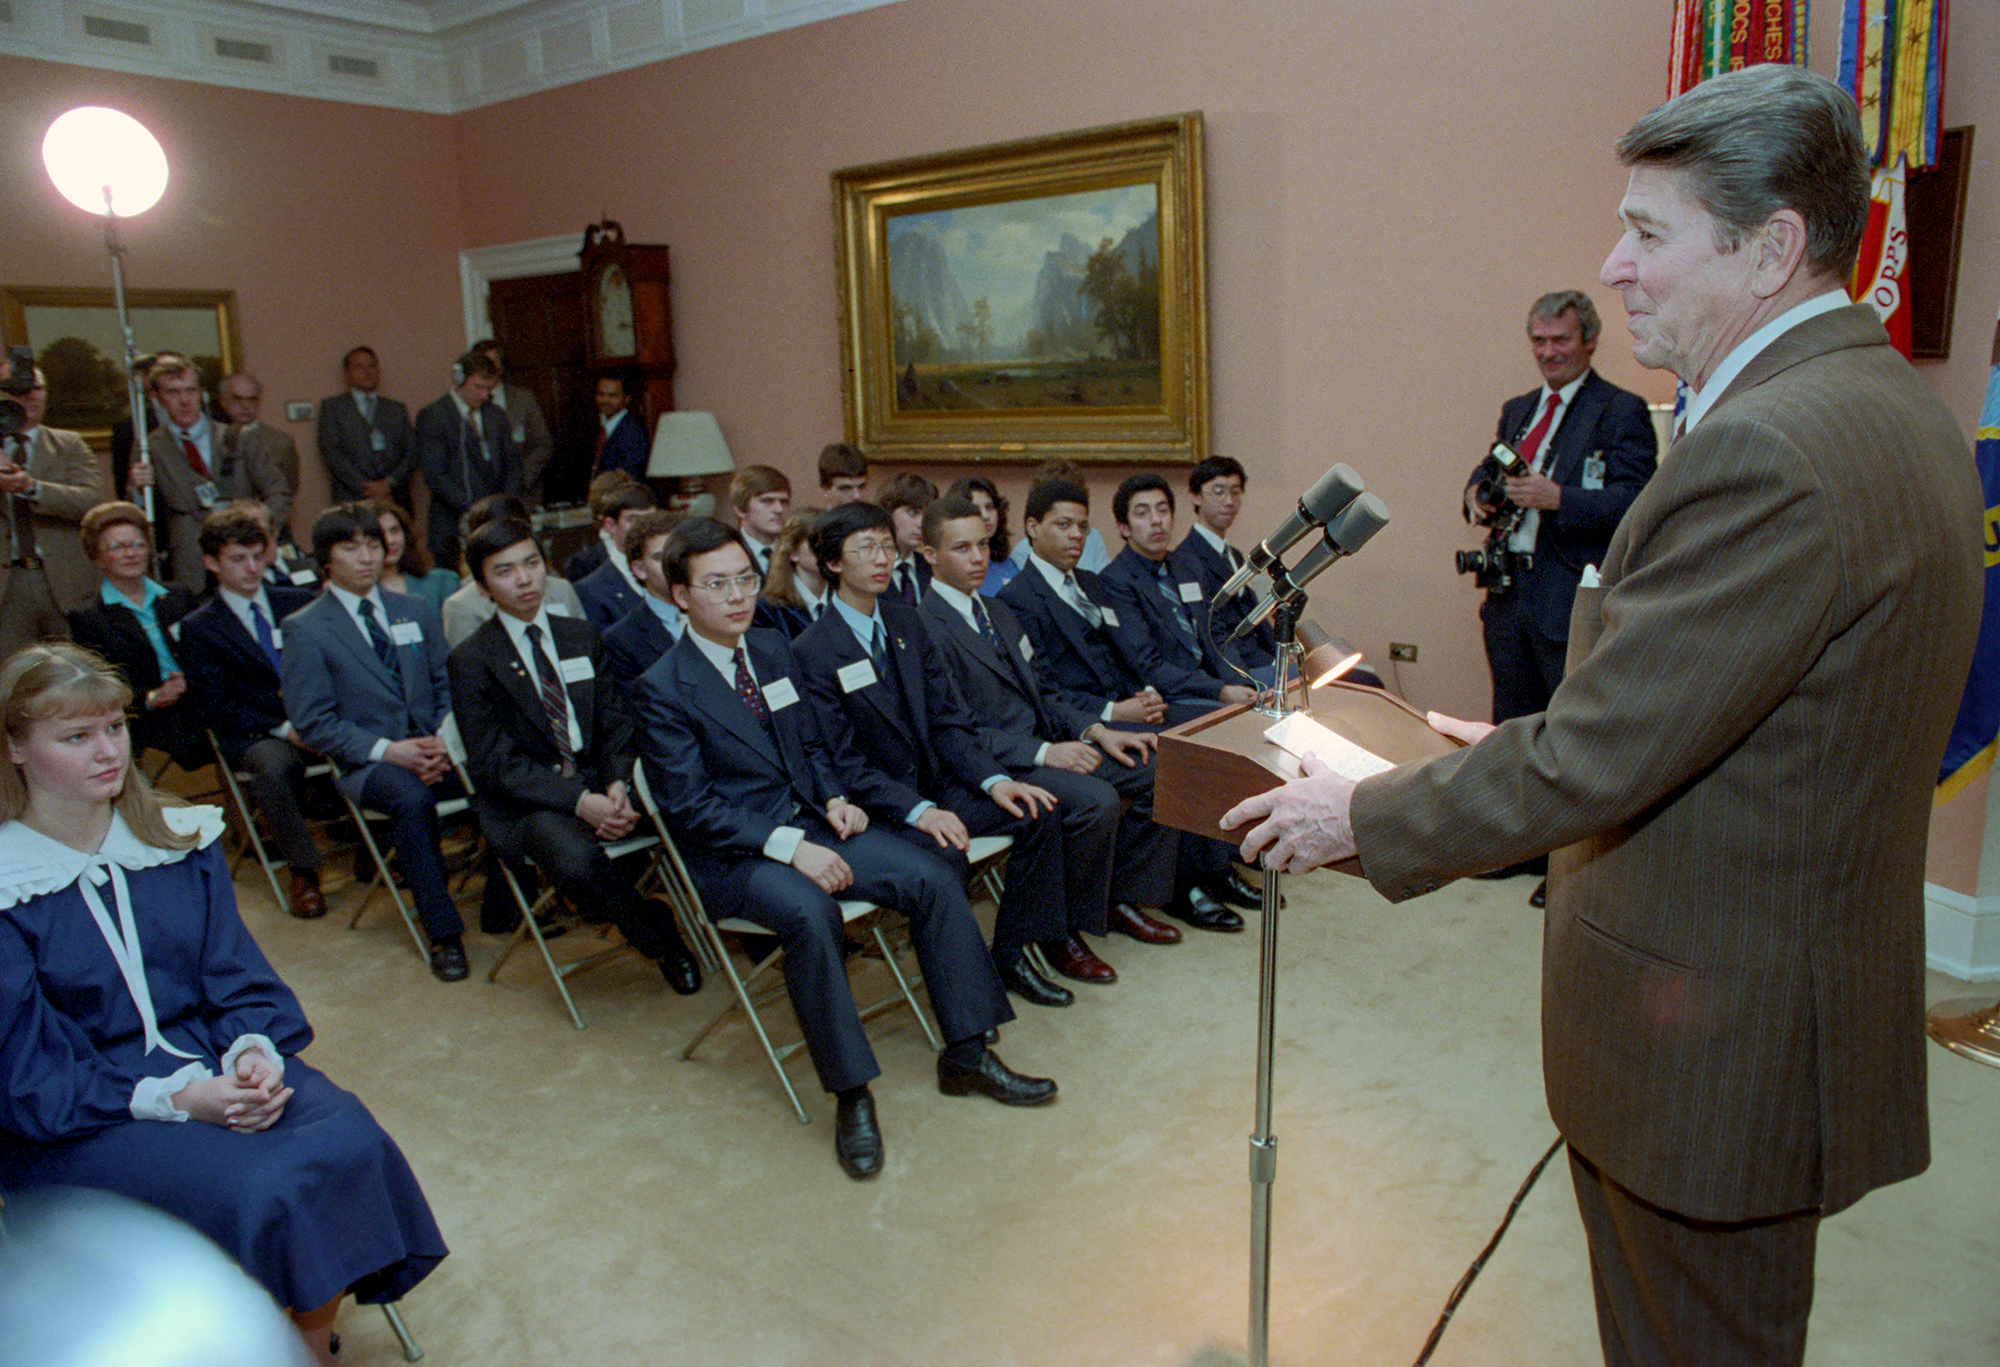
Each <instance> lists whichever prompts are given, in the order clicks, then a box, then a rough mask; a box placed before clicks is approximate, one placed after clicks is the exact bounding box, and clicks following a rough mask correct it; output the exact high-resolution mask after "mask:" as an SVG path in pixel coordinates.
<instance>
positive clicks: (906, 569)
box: [896, 560, 917, 607]
mask: <svg viewBox="0 0 2000 1367" xmlns="http://www.w3.org/2000/svg"><path fill="white" fill-rule="evenodd" d="M896 592H897V593H898V594H900V595H902V599H903V601H904V602H905V603H908V604H909V605H910V606H911V607H915V606H916V605H917V572H916V570H915V569H914V568H913V567H912V566H911V564H910V562H909V561H907V560H905V561H904V562H903V563H902V564H900V565H898V566H896Z"/></svg>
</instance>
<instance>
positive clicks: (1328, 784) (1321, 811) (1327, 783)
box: [1222, 719, 1449, 873]
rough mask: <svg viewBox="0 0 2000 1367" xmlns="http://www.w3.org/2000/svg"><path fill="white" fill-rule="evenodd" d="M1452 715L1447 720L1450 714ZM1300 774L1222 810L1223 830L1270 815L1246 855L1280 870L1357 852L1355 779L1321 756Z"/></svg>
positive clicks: (1249, 839) (1248, 840)
mask: <svg viewBox="0 0 2000 1367" xmlns="http://www.w3.org/2000/svg"><path fill="white" fill-rule="evenodd" d="M1447 720H1449V719H1447ZM1299 771H1300V773H1301V775H1302V777H1299V778H1295V779H1293V780H1292V781H1291V782H1290V783H1287V784H1285V785H1284V786H1283V787H1281V788H1273V789H1271V790H1270V791H1269V792H1265V793H1259V794H1257V795H1256V796H1255V797H1249V798H1245V799H1244V800H1243V801H1241V802H1239V803H1237V804H1236V805H1235V806H1234V807H1231V808H1230V809H1229V810H1228V812H1226V813H1225V814H1224V815H1223V818H1222V829H1223V830H1225V831H1233V830H1236V829H1237V828H1239V827H1241V826H1245V825H1248V824H1249V823H1250V822H1252V821H1255V820H1257V819H1258V818H1259V817H1265V818H1268V819H1267V820H1265V822H1264V823H1263V824H1262V825H1261V826H1258V827H1256V828H1254V829H1253V830H1252V831H1251V832H1250V834H1249V835H1247V836H1245V837H1244V839H1243V849H1242V853H1243V858H1244V860H1245V862H1247V863H1251V864H1254V863H1256V862H1257V859H1258V856H1259V855H1262V856H1263V860H1264V867H1266V868H1270V869H1276V870H1277V871H1278V872H1279V873H1305V872H1307V871H1308V870H1311V869H1316V868H1318V867H1320V866H1321V865H1322V864H1332V863H1335V862H1337V861H1339V860H1342V859H1347V858H1350V857H1352V856H1353V855H1354V854H1355V848H1354V823H1353V820H1352V818H1351V816H1350V813H1349V808H1350V807H1351V806H1352V804H1353V802H1354V787H1355V785H1354V782H1353V780H1351V779H1346V778H1342V777H1341V776H1340V775H1339V774H1337V773H1335V772H1334V771H1333V769H1332V767H1331V766H1330V765H1328V764H1327V763H1326V762H1325V761H1324V760H1322V759H1320V757H1319V756H1318V755H1314V754H1308V755H1307V756H1306V757H1305V758H1304V759H1302V760H1300V761H1299Z"/></svg>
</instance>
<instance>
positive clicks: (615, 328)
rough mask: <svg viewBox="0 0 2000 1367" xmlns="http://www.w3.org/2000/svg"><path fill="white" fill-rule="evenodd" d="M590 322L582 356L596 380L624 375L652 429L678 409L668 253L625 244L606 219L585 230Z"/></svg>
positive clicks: (585, 292) (622, 234)
mask: <svg viewBox="0 0 2000 1367" xmlns="http://www.w3.org/2000/svg"><path fill="white" fill-rule="evenodd" d="M577 256H578V260H579V264H580V268H581V271H582V274H583V304H584V315H585V319H586V321H587V328H586V338H585V346H584V354H585V355H586V356H587V357H588V358H589V362H590V369H591V373H592V375H593V376H598V375H623V376H624V377H625V381H626V385H627V387H628V388H629V389H630V390H631V391H632V392H633V393H634V394H635V395H637V396H641V397H642V400H643V403H644V407H645V418H646V430H647V431H648V432H650V431H651V430H652V427H653V424H654V423H655V422H657V421H658V420H659V416H660V414H662V413H665V412H668V411H669V410H671V409H672V408H673V406H674V327H673V305H672V303H671V301H670V299H669V297H668V283H669V279H670V275H669V271H668V269H667V249H666V248H665V247H662V246H646V245H641V244H635V243H630V242H627V241H626V240H625V229H624V228H623V227H622V226H621V225H620V224H618V223H616V222H615V221H613V220H611V219H606V220H605V221H604V222H602V223H593V224H591V225H590V226H589V227H588V228H586V229H584V232H583V250H582V251H580V252H579V253H577Z"/></svg>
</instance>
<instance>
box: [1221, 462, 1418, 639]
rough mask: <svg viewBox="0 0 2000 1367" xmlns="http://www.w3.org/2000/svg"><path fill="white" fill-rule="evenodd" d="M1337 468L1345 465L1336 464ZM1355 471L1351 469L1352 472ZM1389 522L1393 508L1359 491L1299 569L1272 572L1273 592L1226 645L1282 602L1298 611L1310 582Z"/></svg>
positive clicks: (1239, 625)
mask: <svg viewBox="0 0 2000 1367" xmlns="http://www.w3.org/2000/svg"><path fill="white" fill-rule="evenodd" d="M1335 468H1336V469H1338V468H1341V467H1338V466H1336V467H1335ZM1350 473H1351V472H1350ZM1388 525H1389V508H1388V505H1387V504H1385V503H1383V502H1382V500H1381V499H1379V498H1377V497H1375V495H1373V494H1357V495H1356V496H1355V498H1354V500H1353V501H1352V502H1351V503H1349V504H1348V505H1347V506H1346V507H1345V508H1343V509H1341V510H1340V512H1339V513H1338V514H1336V515H1335V516H1334V517H1333V519H1332V520H1331V521H1329V522H1328V523H1327V524H1326V532H1325V534H1324V535H1322V536H1321V537H1320V539H1319V544H1318V545H1316V546H1314V547H1313V548H1312V549H1311V550H1309V551H1307V552H1306V553H1305V554H1304V555H1303V556H1301V557H1299V564H1298V568H1297V569H1295V570H1293V571H1291V572H1290V573H1289V574H1287V573H1286V572H1285V568H1284V566H1282V565H1280V566H1279V567H1278V568H1277V569H1276V570H1274V571H1272V574H1271V591H1270V592H1269V593H1267V594H1265V595H1264V601H1263V602H1261V603H1259V604H1257V608H1256V610H1255V611H1254V612H1252V613H1250V615H1249V616H1247V617H1245V618H1244V619H1243V620H1242V621H1240V622H1238V623H1237V624H1236V629H1235V630H1234V631H1231V632H1230V633H1229V636H1228V638H1227V639H1226V640H1224V641H1223V644H1224V645H1228V644H1229V643H1230V642H1231V641H1235V640H1239V639H1241V638H1242V637H1245V636H1248V635H1249V634H1250V633H1251V632H1253V631H1255V630H1256V629H1257V628H1258V627H1260V626H1262V625H1263V624H1264V623H1265V622H1266V621H1268V620H1270V617H1271V615H1272V614H1273V613H1275V612H1276V611H1277V610H1278V608H1279V607H1280V605H1283V606H1285V607H1288V608H1290V609H1291V610H1293V611H1294V612H1296V611H1297V610H1298V609H1299V608H1300V607H1301V606H1302V605H1304V603H1305V601H1306V585H1307V584H1309V583H1311V582H1312V581H1313V580H1315V579H1317V578H1318V577H1319V576H1320V575H1321V574H1322V573H1324V572H1325V570H1326V568H1327V566H1329V565H1331V564H1332V563H1333V562H1334V561H1336V560H1338V559H1340V558H1341V557H1342V556H1346V555H1353V554H1354V553H1355V552H1356V551H1358V550H1360V549H1361V548H1362V547H1363V546H1365V545H1367V544H1368V539H1369V538H1370V537H1372V536H1374V535H1375V533H1377V532H1379V531H1381V530H1382V529H1383V528H1384V527H1386V526H1388Z"/></svg>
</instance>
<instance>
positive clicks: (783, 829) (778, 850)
mask: <svg viewBox="0 0 2000 1367" xmlns="http://www.w3.org/2000/svg"><path fill="white" fill-rule="evenodd" d="M805 838H806V833H805V832H804V831H803V830H801V829H799V828H798V827H797V826H780V827H778V829H777V830H775V831H772V832H771V838H770V839H769V840H766V841H765V842H764V857H765V858H766V859H775V860H777V861H778V862H779V863H780V864H789V863H791V862H792V856H793V855H795V854H797V853H798V852H799V846H800V844H802V843H803V842H804V840H805Z"/></svg>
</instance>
